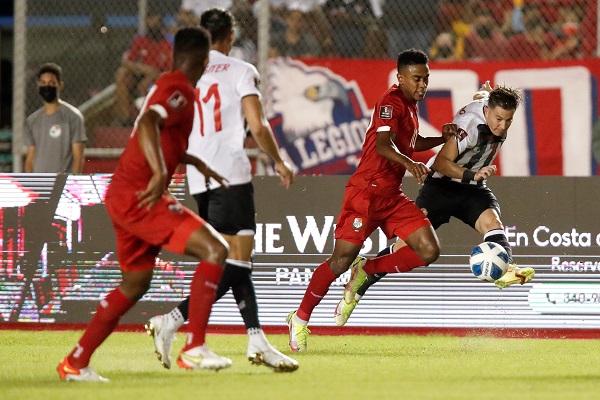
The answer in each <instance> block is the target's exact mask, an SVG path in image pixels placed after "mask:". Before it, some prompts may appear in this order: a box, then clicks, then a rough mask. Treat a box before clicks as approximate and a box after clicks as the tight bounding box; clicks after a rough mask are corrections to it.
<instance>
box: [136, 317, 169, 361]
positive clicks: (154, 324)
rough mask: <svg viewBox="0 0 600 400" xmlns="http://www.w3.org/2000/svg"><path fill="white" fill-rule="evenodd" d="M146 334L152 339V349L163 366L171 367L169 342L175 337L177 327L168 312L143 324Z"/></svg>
mask: <svg viewBox="0 0 600 400" xmlns="http://www.w3.org/2000/svg"><path fill="white" fill-rule="evenodd" d="M144 327H145V328H146V332H147V333H148V335H150V336H152V339H154V349H155V350H154V351H155V353H156V357H157V358H158V361H160V362H161V364H162V365H163V367H165V368H167V369H168V368H171V343H172V342H173V339H175V332H177V328H176V327H175V326H174V324H173V321H172V318H171V317H169V315H168V314H165V315H157V316H156V317H152V318H150V320H148V322H146V324H145V325H144Z"/></svg>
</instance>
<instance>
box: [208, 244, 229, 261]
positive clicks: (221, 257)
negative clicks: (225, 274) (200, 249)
mask: <svg viewBox="0 0 600 400" xmlns="http://www.w3.org/2000/svg"><path fill="white" fill-rule="evenodd" d="M228 254H229V246H228V245H227V243H226V242H222V241H220V240H214V241H212V242H211V243H209V244H208V245H207V246H206V251H205V254H204V256H203V257H201V258H202V259H204V260H205V261H208V262H210V263H213V264H216V265H224V264H225V260H226V259H227V255H228Z"/></svg>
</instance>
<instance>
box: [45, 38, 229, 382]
mask: <svg viewBox="0 0 600 400" xmlns="http://www.w3.org/2000/svg"><path fill="white" fill-rule="evenodd" d="M210 44H211V43H210V34H209V33H208V32H207V31H206V30H205V29H203V28H200V27H190V28H183V29H181V30H179V31H178V32H177V34H176V35H175V45H174V57H173V59H174V67H173V70H172V71H171V72H168V73H165V74H164V75H162V76H161V77H160V78H159V79H158V80H157V81H156V82H155V84H154V86H153V87H152V89H151V91H150V93H148V96H147V97H146V99H145V100H144V104H143V107H142V111H141V113H140V115H139V117H138V119H137V121H136V124H135V126H134V130H133V134H132V135H131V138H130V140H129V143H128V144H127V148H126V149H125V151H124V152H123V155H122V156H121V159H120V160H119V164H118V165H117V168H116V170H115V173H114V175H113V178H112V181H111V183H110V185H109V188H108V190H107V193H106V209H107V211H108V214H109V215H110V217H111V219H112V222H113V225H114V228H115V233H116V239H117V257H118V260H119V264H120V268H121V271H122V280H121V284H120V285H119V286H118V287H117V288H115V289H114V290H113V291H112V292H110V293H109V294H108V295H107V296H106V297H105V298H104V299H103V300H102V301H100V304H99V305H98V308H97V309H96V313H95V314H94V317H93V318H92V320H91V321H90V323H89V324H88V326H87V328H86V330H85V332H84V334H83V336H82V337H81V339H80V340H79V343H77V346H76V347H75V348H74V349H73V351H71V353H69V355H68V356H67V357H65V359H64V360H63V361H62V362H61V363H60V364H59V366H58V368H57V369H58V373H59V375H60V377H61V379H63V380H75V381H107V379H105V378H103V377H101V376H100V375H98V374H97V373H96V372H94V371H93V370H92V368H91V367H89V360H90V357H91V356H92V354H93V353H94V351H95V350H96V349H97V348H98V347H99V346H100V345H101V344H102V343H103V342H104V340H105V339H106V338H107V337H108V335H110V333H111V332H112V331H113V330H114V329H115V327H116V326H117V325H118V323H119V320H120V318H121V317H122V316H123V315H124V314H125V313H126V312H127V311H128V310H129V309H130V308H131V307H132V306H133V305H134V304H135V303H136V302H137V301H138V300H139V299H140V298H141V297H142V296H143V295H144V294H145V293H146V292H147V291H148V288H149V287H150V281H151V279H152V272H153V268H154V266H155V258H156V256H157V254H158V252H159V251H160V250H161V248H163V247H164V248H165V249H168V250H170V251H173V252H176V253H179V254H187V255H191V256H194V257H196V258H199V259H201V260H203V261H202V262H200V264H199V265H198V267H197V268H196V272H195V273H194V277H193V279H192V284H191V299H190V315H191V317H190V323H189V332H190V333H189V336H188V340H187V343H186V345H185V347H184V348H183V350H182V352H181V354H180V356H179V359H178V364H179V365H180V366H181V367H183V368H195V369H196V368H210V369H221V368H226V367H229V366H230V365H231V360H229V359H227V358H224V357H220V356H218V355H216V354H214V353H213V352H212V351H211V350H210V349H209V348H208V347H207V346H206V344H205V330H206V325H207V323H208V318H209V316H210V311H211V308H212V304H213V303H214V300H215V290H216V288H217V285H218V283H219V279H220V277H221V273H222V271H223V268H222V266H223V264H224V262H225V258H226V257H227V254H228V251H229V248H228V245H227V243H226V242H225V241H224V240H223V238H222V237H221V236H220V235H219V234H218V233H217V232H216V231H215V230H214V229H213V228H212V227H211V226H210V225H208V224H207V223H206V222H205V221H204V220H202V219H201V218H200V217H198V216H197V215H196V214H194V213H193V212H192V211H190V210H188V209H187V208H185V207H183V206H182V205H181V204H179V203H178V202H177V200H176V199H175V197H173V195H171V194H170V193H169V191H168V184H169V182H170V180H171V177H172V176H173V173H174V172H175V168H176V167H177V165H178V164H180V163H185V164H192V165H194V166H195V167H196V168H198V169H199V170H200V171H201V172H202V173H203V174H204V175H205V176H206V177H208V178H213V179H215V180H216V181H218V182H220V183H221V184H223V183H224V179H223V178H222V177H221V176H220V175H218V174H217V173H216V172H214V171H213V170H212V169H210V168H209V167H208V166H207V165H206V164H205V163H204V162H203V161H201V160H199V159H198V158H196V157H194V156H191V155H189V154H187V153H186V149H187V147H188V137H189V133H190V131H191V129H192V122H193V120H194V107H195V105H194V104H195V103H194V86H193V84H195V83H196V81H197V80H198V79H199V78H200V76H201V75H202V73H203V72H204V69H205V68H206V65H207V63H208V53H209V49H210Z"/></svg>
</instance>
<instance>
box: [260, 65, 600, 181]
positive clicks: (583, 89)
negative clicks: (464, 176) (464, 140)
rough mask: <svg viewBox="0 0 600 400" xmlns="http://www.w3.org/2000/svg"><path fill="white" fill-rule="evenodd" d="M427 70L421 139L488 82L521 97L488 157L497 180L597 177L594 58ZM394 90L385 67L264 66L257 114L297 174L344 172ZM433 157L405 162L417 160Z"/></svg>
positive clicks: (392, 69)
mask: <svg viewBox="0 0 600 400" xmlns="http://www.w3.org/2000/svg"><path fill="white" fill-rule="evenodd" d="M430 67H431V77H430V80H429V89H428V93H427V96H426V98H425V100H423V101H421V102H420V103H419V114H420V133H421V134H422V135H423V136H436V135H438V136H439V135H440V134H441V133H440V130H441V127H442V125H443V124H444V123H447V122H451V121H452V118H453V116H454V114H455V113H456V112H457V111H458V110H459V109H460V108H462V107H463V106H464V105H465V104H467V103H468V102H470V101H471V100H472V96H473V94H474V93H475V92H476V91H477V90H478V89H479V88H480V86H481V84H482V83H484V82H485V81H486V80H489V81H490V82H491V83H492V85H508V86H512V87H516V88H520V89H522V91H523V93H524V94H525V98H526V102H525V105H524V106H523V107H520V108H519V109H518V110H517V112H516V114H515V117H514V122H513V124H512V126H511V128H510V131H509V134H508V140H507V141H506V143H505V144H504V146H503V148H502V150H501V152H500V156H499V157H498V159H497V160H496V164H497V165H498V168H499V173H500V175H504V176H532V175H558V176H590V175H598V165H597V162H596V160H594V158H593V156H592V125H593V123H594V121H595V120H596V117H597V115H598V107H599V105H598V78H599V77H600V60H598V59H589V60H577V61H539V62H535V61H533V62H478V63H473V62H470V63H467V62H447V63H439V62H438V63H435V62H432V63H431V64H430ZM394 83H397V78H396V64H395V62H394V61H382V60H347V59H304V60H295V59H289V58H278V59H274V60H272V61H271V63H270V65H269V75H268V87H269V93H268V96H266V98H267V116H268V118H269V121H270V122H271V125H272V127H273V130H274V132H275V135H276V137H277V140H278V142H279V144H280V146H281V148H282V150H283V151H284V152H285V153H286V154H287V155H288V157H289V159H290V160H291V161H292V162H293V163H294V164H295V166H296V167H297V168H298V170H299V171H300V173H301V174H305V175H311V174H323V175H327V174H351V173H352V172H353V171H354V170H355V169H356V165H357V163H358V160H359V159H360V155H361V153H360V150H361V145H362V142H363V138H364V135H365V132H366V129H367V127H368V125H369V122H370V117H371V109H372V107H373V106H374V104H375V102H376V101H377V100H378V99H379V97H380V96H381V95H382V94H383V93H384V92H385V91H386V90H387V88H388V87H390V86H391V85H392V84H394ZM434 154H435V153H434V152H433V151H429V152H423V153H421V154H418V155H415V158H416V159H417V160H419V161H423V162H426V161H427V160H428V159H429V158H430V157H431V156H432V155H434Z"/></svg>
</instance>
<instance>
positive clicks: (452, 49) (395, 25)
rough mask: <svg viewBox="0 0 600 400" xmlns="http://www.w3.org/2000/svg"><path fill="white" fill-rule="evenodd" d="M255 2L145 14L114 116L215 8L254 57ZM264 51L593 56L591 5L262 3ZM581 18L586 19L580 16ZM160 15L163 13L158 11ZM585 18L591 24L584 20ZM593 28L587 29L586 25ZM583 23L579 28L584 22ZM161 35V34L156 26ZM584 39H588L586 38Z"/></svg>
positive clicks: (396, 0) (369, 0)
mask: <svg viewBox="0 0 600 400" xmlns="http://www.w3.org/2000/svg"><path fill="white" fill-rule="evenodd" d="M260 3H261V2H259V1H257V0H183V1H182V3H181V8H180V9H179V11H178V12H177V14H176V16H175V19H174V23H173V24H172V25H171V26H163V24H162V22H161V16H160V15H157V14H156V13H151V14H149V15H148V18H147V19H146V28H147V29H146V32H145V33H143V34H140V35H138V36H136V37H135V38H134V40H133V43H132V46H131V48H130V49H128V50H127V51H126V52H125V54H124V56H123V62H122V64H121V67H120V68H119V70H118V71H117V73H116V82H117V94H118V101H117V105H116V108H115V110H116V114H117V117H118V118H117V119H118V120H119V121H126V122H131V121H127V115H129V112H128V110H130V109H131V105H132V104H133V101H134V99H135V98H139V97H140V96H143V95H144V93H145V91H146V90H147V88H148V86H149V84H150V83H151V82H152V81H153V80H154V79H155V78H156V77H157V76H158V74H160V73H161V72H163V71H165V70H168V69H169V66H170V62H171V61H170V60H166V59H165V55H168V54H170V53H171V47H170V42H171V41H172V37H173V33H174V32H175V31H176V29H177V28H178V27H181V26H186V25H195V24H197V23H198V21H199V17H200V15H201V14H202V12H204V11H205V10H207V9H209V8H212V7H215V6H218V7H224V8H228V9H230V10H231V11H232V13H233V14H234V16H235V17H236V19H237V21H238V26H237V27H236V42H235V44H234V48H233V49H232V52H231V55H232V56H234V57H239V58H241V59H244V60H246V61H248V62H250V63H254V64H255V63H256V62H257V40H258V18H259V14H260V13H261V10H260ZM270 4H271V8H270V21H271V26H270V33H271V35H270V38H271V40H270V48H269V52H268V54H269V56H270V57H278V56H283V57H294V58H313V57H327V58H331V57H339V58H365V59H389V58H393V57H395V55H396V53H397V52H398V51H400V50H401V49H404V48H408V47H417V48H421V49H424V50H429V54H430V56H431V59H432V60H433V61H434V62H446V61H475V62H477V61H486V60H491V61H516V60H551V59H552V60H555V59H579V58H583V57H589V56H593V55H594V51H595V45H596V44H595V42H594V41H593V40H595V38H590V36H592V35H585V34H584V32H586V31H587V32H594V33H595V31H596V28H595V25H593V24H595V10H593V12H591V11H590V9H589V6H590V4H591V3H590V1H588V0H497V1H495V2H482V1H480V0H420V1H419V2H415V3H414V4H419V5H420V7H414V4H413V6H410V5H409V4H408V2H406V1H400V0H270ZM588 14H589V15H588ZM162 17H164V16H162ZM592 19H593V21H592ZM590 23H591V24H592V26H589V24H590ZM586 24H587V25H586ZM159 31H160V32H159ZM586 38H587V39H586Z"/></svg>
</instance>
